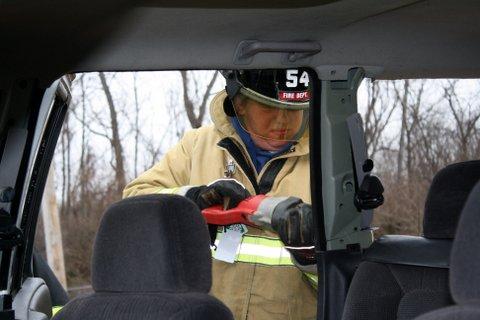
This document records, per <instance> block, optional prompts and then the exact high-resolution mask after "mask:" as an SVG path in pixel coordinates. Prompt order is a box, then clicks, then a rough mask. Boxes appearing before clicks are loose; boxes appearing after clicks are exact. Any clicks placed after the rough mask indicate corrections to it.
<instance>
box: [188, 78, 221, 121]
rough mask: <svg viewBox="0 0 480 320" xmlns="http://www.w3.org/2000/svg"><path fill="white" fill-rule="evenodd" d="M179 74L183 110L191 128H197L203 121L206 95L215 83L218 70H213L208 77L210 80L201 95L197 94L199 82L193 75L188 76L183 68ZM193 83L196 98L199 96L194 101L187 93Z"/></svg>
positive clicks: (207, 95)
mask: <svg viewBox="0 0 480 320" xmlns="http://www.w3.org/2000/svg"><path fill="white" fill-rule="evenodd" d="M180 74H181V76H182V84H183V102H184V105H185V110H186V112H187V117H188V120H189V121H190V124H191V126H192V128H199V127H201V126H202V123H203V118H204V116H205V110H206V106H207V102H208V97H209V96H210V94H211V91H212V88H213V85H214V84H215V81H216V80H217V76H218V71H215V72H214V73H213V75H212V78H211V79H210V82H209V83H208V85H207V87H206V88H205V91H204V92H203V93H202V94H201V96H199V95H198V91H199V87H200V84H199V82H198V81H196V79H195V78H194V77H189V75H188V72H187V71H185V70H183V71H180ZM192 83H193V90H194V91H195V93H196V96H197V97H196V98H199V99H198V100H197V101H195V99H194V98H192V97H191V96H190V94H189V92H190V91H191V89H192V88H191V86H192ZM195 110H198V111H197V113H198V114H197V115H196V114H195Z"/></svg>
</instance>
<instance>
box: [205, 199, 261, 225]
mask: <svg viewBox="0 0 480 320" xmlns="http://www.w3.org/2000/svg"><path fill="white" fill-rule="evenodd" d="M265 198H266V196H265V195H257V196H253V197H249V198H246V199H245V200H243V201H241V202H240V203H239V204H238V206H237V207H235V208H232V209H228V210H224V209H223V206H222V205H215V206H212V207H209V208H206V209H203V210H202V215H203V217H204V218H205V220H207V223H208V224H215V225H220V226H227V225H230V224H236V223H244V224H248V225H253V224H252V223H251V222H250V220H249V219H248V216H250V215H252V214H254V213H255V211H256V210H257V208H258V206H259V205H260V202H262V200H263V199H265Z"/></svg>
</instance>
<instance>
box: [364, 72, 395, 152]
mask: <svg viewBox="0 0 480 320" xmlns="http://www.w3.org/2000/svg"><path fill="white" fill-rule="evenodd" d="M387 86H388V83H387ZM386 93H388V87H386V88H385V89H384V90H383V92H382V90H381V87H380V85H379V83H378V82H377V81H372V82H370V85H368V87H367V94H368V102H367V110H366V112H365V116H364V119H365V142H366V145H367V150H368V154H369V157H371V158H374V157H375V156H376V154H377V152H378V151H379V150H381V149H384V148H386V145H385V143H386V142H385V138H386V137H385V135H384V131H385V128H386V127H387V126H388V124H389V123H390V119H391V118H392V114H393V112H394V111H395V108H396V106H397V101H396V100H395V99H394V100H393V103H391V102H390V101H389V100H390V99H388V96H386V99H385V97H384V95H386Z"/></svg>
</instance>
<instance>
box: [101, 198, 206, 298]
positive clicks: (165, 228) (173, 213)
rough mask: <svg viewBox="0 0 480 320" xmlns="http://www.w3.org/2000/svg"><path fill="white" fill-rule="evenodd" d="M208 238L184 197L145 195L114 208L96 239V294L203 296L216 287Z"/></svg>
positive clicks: (115, 204) (108, 211) (108, 213)
mask: <svg viewBox="0 0 480 320" xmlns="http://www.w3.org/2000/svg"><path fill="white" fill-rule="evenodd" d="M211 268H212V262H211V252H210V236H209V233H208V229H207V225H206V223H205V221H204V219H203V217H202V215H201V213H200V211H199V209H198V207H197V206H196V205H195V204H194V203H193V202H191V201H190V200H187V199H186V198H184V197H180V196H175V195H158V194H157V195H147V196H138V197H132V198H127V199H124V200H121V201H119V202H117V203H114V204H112V205H111V206H110V207H109V208H108V209H107V211H106V212H105V214H104V216H103V218H102V221H101V223H100V228H99V230H98V233H97V237H96V239H95V244H94V249H93V258H92V286H93V289H94V290H95V291H96V292H100V291H110V292H140V291H141V292H204V293H207V292H209V291H210V287H211V285H212V274H211Z"/></svg>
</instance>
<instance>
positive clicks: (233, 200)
mask: <svg viewBox="0 0 480 320" xmlns="http://www.w3.org/2000/svg"><path fill="white" fill-rule="evenodd" d="M185 197H187V198H188V199H190V200H192V201H193V202H195V203H196V204H197V206H198V207H199V208H200V210H203V209H205V208H208V207H211V206H213V205H218V204H221V205H224V204H226V209H231V208H235V207H236V206H237V205H238V204H239V203H240V201H242V200H244V199H245V198H248V197H250V192H248V190H247V189H245V187H244V186H243V185H242V184H241V183H240V182H238V181H237V180H235V179H219V180H217V181H214V182H212V183H211V184H209V185H207V186H199V187H193V188H190V189H189V190H188V191H187V193H186V194H185Z"/></svg>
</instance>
